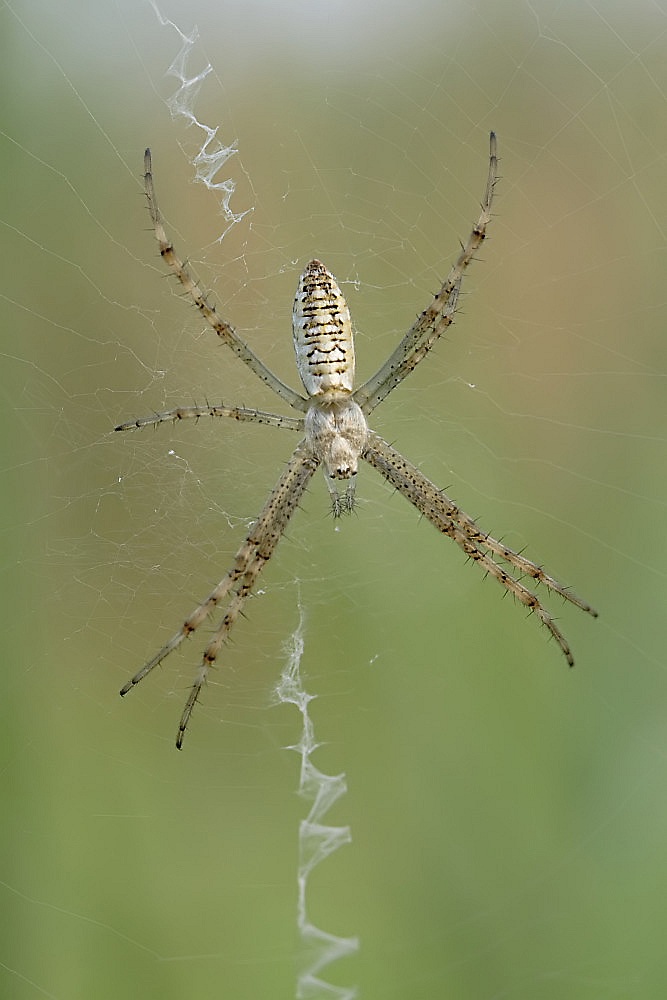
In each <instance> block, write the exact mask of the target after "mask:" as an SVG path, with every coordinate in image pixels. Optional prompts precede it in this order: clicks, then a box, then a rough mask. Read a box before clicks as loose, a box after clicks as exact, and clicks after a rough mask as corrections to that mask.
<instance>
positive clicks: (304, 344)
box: [292, 260, 354, 396]
mask: <svg viewBox="0 0 667 1000" xmlns="http://www.w3.org/2000/svg"><path fill="white" fill-rule="evenodd" d="M292 330H293V334H294V350H295V352H296V364H297V368H298V369H299V375H300V376H301V381H302V382H303V384H304V388H305V389H306V392H307V393H308V395H309V396H321V395H326V394H329V393H331V392H332V390H333V392H334V393H335V392H342V393H350V392H352V389H353V387H354V341H353V338H352V322H351V320H350V310H349V309H348V307H347V302H346V301H345V297H344V296H343V293H342V292H341V290H340V288H339V287H338V282H337V281H336V279H335V278H334V276H333V274H331V272H330V271H327V269H326V267H325V266H324V264H322V263H320V261H319V260H311V262H310V264H308V266H307V267H306V269H305V271H304V272H303V274H302V275H301V277H300V278H299V284H298V287H297V290H296V295H295V297H294V310H293V313H292Z"/></svg>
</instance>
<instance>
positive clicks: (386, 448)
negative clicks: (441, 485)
mask: <svg viewBox="0 0 667 1000" xmlns="http://www.w3.org/2000/svg"><path fill="white" fill-rule="evenodd" d="M362 458H364V459H365V460H366V461H367V462H368V463H369V465H371V466H372V467H373V468H374V469H377V471H378V472H379V473H380V474H381V475H382V476H384V478H385V479H386V480H387V482H389V483H391V485H392V486H394V487H395V488H396V489H397V490H398V491H399V492H400V493H402V494H403V496H405V497H406V498H407V499H408V500H409V501H410V503H411V504H413V505H414V506H415V507H416V508H417V510H418V511H419V512H420V513H421V514H423V515H424V517H426V518H427V519H428V520H429V521H430V522H431V524H433V525H434V526H435V527H436V528H437V529H438V531H440V532H442V534H444V535H448V536H449V537H450V538H452V539H453V540H454V541H455V542H456V544H457V545H458V546H459V547H460V548H461V549H463V551H464V552H465V554H466V555H467V556H468V557H469V558H470V559H473V560H474V561H475V562H477V563H479V564H480V565H481V566H482V567H483V568H484V569H485V570H486V571H487V572H488V573H489V574H490V575H491V576H493V577H494V578H495V579H496V580H498V582H499V583H500V584H502V586H503V587H505V589H506V590H508V591H509V592H510V593H511V594H513V595H514V597H516V598H517V600H519V601H520V602H521V603H522V604H523V605H525V607H527V608H528V609H529V610H530V611H534V612H535V614H536V615H537V616H538V618H539V619H540V621H541V622H542V623H543V624H544V625H545V626H546V627H547V629H548V630H549V632H550V633H551V635H552V636H553V637H554V639H555V640H556V642H557V643H558V645H559V647H560V649H561V652H562V653H563V655H564V656H565V659H566V660H567V662H568V663H569V665H570V666H573V665H574V658H573V656H572V652H571V650H570V647H569V645H568V643H567V640H566V639H565V636H564V635H563V634H562V632H561V631H560V629H559V628H558V626H557V625H556V623H555V621H554V619H553V617H552V616H551V615H550V614H549V612H548V611H547V610H546V609H545V608H544V607H543V605H542V603H541V602H540V599H539V598H538V597H537V595H536V594H534V593H533V592H532V591H531V590H529V589H528V588H527V587H526V586H525V585H524V584H523V583H522V582H521V581H520V580H518V579H516V577H514V576H513V575H512V574H511V573H510V572H509V571H508V570H506V569H505V568H504V567H503V566H501V565H500V564H499V563H498V562H496V560H495V559H494V558H493V555H497V556H500V557H501V558H502V559H504V560H505V561H507V562H509V563H510V565H511V566H513V567H514V569H516V570H518V571H519V572H520V573H526V574H528V575H530V576H531V577H532V578H533V579H535V580H537V581H538V582H540V583H543V584H544V585H545V586H546V587H548V588H549V589H550V590H554V591H556V592H557V593H559V594H561V595H562V596H563V597H564V598H566V599H567V600H568V601H570V602H571V603H572V604H575V605H576V606H577V607H579V608H581V609H582V610H584V611H587V612H588V613H589V614H591V615H593V616H596V615H597V612H596V611H595V610H594V609H593V608H591V606H590V605H589V604H586V602H585V601H582V600H581V599H580V598H578V597H576V595H574V594H573V593H572V592H571V591H570V590H568V589H567V588H566V587H563V586H562V584H560V583H558V581H556V580H554V579H553V577H551V576H548V574H546V573H545V572H544V571H543V570H542V569H541V567H539V566H537V565H536V564H535V563H531V562H530V560H528V559H526V558H525V557H524V556H521V555H519V554H518V553H516V552H514V551H513V550H512V549H510V548H508V547H507V546H506V545H503V544H502V543H501V542H498V541H497V540H496V539H494V538H492V537H491V536H490V535H487V534H485V533H484V532H483V531H481V530H480V529H479V527H478V526H477V525H476V524H475V522H474V521H473V520H472V518H470V517H469V516H468V515H467V514H465V513H464V512H463V511H461V510H460V508H458V507H457V506H456V504H454V503H453V502H452V501H451V500H450V499H449V497H448V496H447V495H446V494H445V493H443V492H442V491H441V490H439V489H438V488H437V487H436V486H435V485H434V484H433V483H432V482H431V481H430V480H429V479H427V478H426V476H424V475H423V473H421V472H420V471H419V469H418V468H417V467H416V466H414V465H412V463H410V462H408V461H407V459H405V458H403V456H402V455H400V454H399V453H398V452H397V451H396V450H395V449H394V448H392V447H391V445H389V444H388V443H387V442H386V441H384V440H383V439H382V438H381V437H379V435H377V434H375V433H374V432H372V431H370V432H369V435H368V439H367V443H366V447H365V449H364V451H363V453H362ZM491 553H493V555H491Z"/></svg>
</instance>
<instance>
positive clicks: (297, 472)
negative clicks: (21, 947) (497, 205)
mask: <svg viewBox="0 0 667 1000" xmlns="http://www.w3.org/2000/svg"><path fill="white" fill-rule="evenodd" d="M497 170H498V157H497V150H496V137H495V134H494V133H493V132H492V133H491V135H490V151H489V173H488V178H487V181H486V188H485V191H484V197H483V199H482V204H481V213H480V216H479V219H478V220H477V223H476V224H475V225H474V227H473V229H472V231H471V233H470V236H469V237H468V240H467V242H466V243H465V245H463V246H462V248H461V252H460V253H459V256H458V258H457V260H456V262H455V263H454V265H453V266H452V268H451V270H450V272H449V274H448V275H447V278H446V279H445V281H444V282H443V284H442V287H441V288H440V291H439V292H438V293H437V294H436V295H435V297H434V299H433V301H432V302H431V304H430V305H429V306H428V308H427V309H425V310H424V312H422V313H421V314H420V315H419V316H418V317H417V319H416V320H415V322H414V323H413V325H412V326H411V327H410V329H409V330H408V331H407V333H406V334H405V336H404V337H403V339H402V340H401V341H400V343H399V344H398V346H397V347H396V349H395V350H394V351H393V353H392V354H391V355H390V357H389V358H388V359H387V361H386V362H385V363H384V364H383V365H382V367H381V368H380V369H379V370H378V371H377V372H376V373H375V375H373V376H372V377H371V378H370V379H368V381H367V382H364V383H363V385H361V386H359V387H358V388H356V389H355V387H354V365H355V360H354V341H353V335H352V324H351V320H350V313H349V310H348V307H347V303H346V302H345V299H344V297H343V294H342V292H341V290H340V288H339V287H338V284H337V282H336V279H335V278H334V276H333V275H332V274H331V273H330V272H329V271H328V270H327V269H326V267H325V266H324V264H322V263H320V261H319V260H311V262H310V263H309V264H308V265H307V267H306V269H305V270H304V272H303V274H302V275H301V277H300V278H299V284H298V287H297V291H296V297H295V299H294V310H293V335H294V348H295V352H296V363H297V368H298V371H299V375H300V377H301V381H302V383H303V386H304V388H305V390H306V393H307V396H305V397H304V396H302V395H300V394H299V393H298V392H295V391H294V390H293V389H291V388H290V387H289V386H288V385H286V384H285V383H284V382H282V381H281V380H280V379H279V378H278V377H277V376H276V375H274V374H273V372H271V371H270V370H269V369H268V368H267V367H266V365H265V364H264V363H263V362H262V361H260V359H259V358H258V357H257V356H256V355H255V354H254V353H253V351H252V350H251V349H250V348H249V347H248V346H247V344H245V343H244V342H243V340H241V338H240V337H239V336H238V334H237V333H236V332H235V330H234V329H233V328H232V327H231V326H230V324H229V323H228V322H227V321H226V320H224V319H222V317H220V316H218V314H217V312H216V309H215V306H214V305H211V304H210V302H209V299H208V297H207V296H206V295H205V294H204V293H203V292H202V290H201V289H200V287H199V285H198V283H197V282H196V281H195V280H194V278H193V277H192V276H191V274H190V271H189V270H188V268H187V267H186V265H185V264H184V263H183V261H181V260H180V258H179V257H178V256H177V254H176V251H175V250H174V247H173V246H172V244H171V242H170V241H169V239H168V238H167V234H166V232H165V229H164V226H163V224H162V218H161V215H160V210H159V208H158V204H157V200H156V196H155V187H154V184H153V174H152V167H151V153H150V150H149V149H147V150H146V153H145V155H144V182H145V190H146V199H147V201H148V209H149V212H150V216H151V220H152V223H153V228H154V230H155V236H156V238H157V241H158V244H159V247H160V254H161V256H162V258H163V260H164V262H165V263H166V264H167V266H168V267H169V268H170V269H171V271H172V273H173V274H174V275H175V276H176V278H177V279H178V281H179V282H180V284H181V285H182V286H183V289H184V290H185V292H186V293H187V295H188V296H189V297H190V298H191V299H192V301H193V302H194V304H195V306H196V307H197V309H198V310H199V312H200V314H201V315H202V316H203V317H204V319H205V320H206V322H207V323H208V324H209V325H210V326H211V327H212V329H213V330H214V331H215V332H216V333H217V335H218V336H219V337H220V339H221V340H222V341H223V342H224V343H225V344H227V346H228V347H229V348H231V350H232V351H233V353H234V354H236V356H237V357H238V358H240V359H241V361H243V362H244V364H246V365H247V366H248V368H249V369H250V370H251V371H252V372H253V373H254V374H255V375H256V376H257V377H258V378H259V379H261V381H262V382H264V383H265V384H266V385H267V386H268V387H269V388H270V389H272V390H273V391H274V393H275V394H276V395H277V396H280V398H281V399H282V400H283V401H284V402H285V403H288V404H289V405H290V406H291V407H292V408H293V409H294V410H297V411H298V412H299V413H300V414H301V415H300V416H298V417H294V416H281V415H279V414H276V413H267V412H265V411H263V410H255V409H248V408H246V407H239V406H224V405H222V404H220V405H219V406H218V405H214V406H210V405H206V406H180V407H177V408H176V409H173V410H168V411H166V412H164V413H156V414H155V415H153V416H150V417H141V418H139V419H137V420H128V421H127V422H126V423H122V424H120V425H119V426H118V427H116V428H115V429H116V430H117V431H125V430H129V429H131V428H136V427H147V426H151V425H153V426H156V425H158V424H162V423H165V422H167V421H177V420H185V419H192V418H194V419H197V418H199V417H203V416H211V417H230V418H232V419H233V420H239V421H243V422H247V423H256V424H268V425H269V426H271V427H281V428H284V429H287V430H290V431H296V432H297V433H300V434H302V435H303V436H302V437H301V440H300V441H299V443H298V444H297V446H296V448H295V449H294V451H293V453H292V456H291V458H290V459H289V461H288V462H287V464H286V466H285V469H284V471H283V473H282V475H281V476H280V478H279V480H278V482H277V483H276V485H275V487H274V488H273V490H272V491H271V493H270V495H269V498H268V500H267V501H266V504H265V505H264V507H263V509H262V511H261V513H260V515H259V517H258V518H257V520H256V521H255V522H254V524H253V527H252V529H251V531H250V532H249V534H248V536H247V537H246V539H245V540H244V542H243V543H242V545H241V547H240V548H239V550H238V552H237V553H236V556H235V557H234V562H233V563H232V565H231V567H230V568H229V570H228V571H227V573H226V575H225V576H224V577H223V579H222V580H221V581H220V583H218V585H217V586H216V587H215V588H214V589H213V590H212V591H211V593H210V594H209V595H208V597H207V598H206V599H205V600H204V601H203V602H202V603H201V604H200V605H199V606H198V607H196V608H195V609H194V611H193V612H192V613H191V614H190V615H189V616H188V617H187V618H186V619H185V621H184V622H183V624H182V625H181V627H180V628H179V629H178V631H177V632H176V634H175V635H173V636H172V637H171V639H169V640H168V641H167V642H166V643H165V644H164V646H162V648H161V649H159V650H158V652H157V653H156V654H155V655H154V656H153V657H151V659H150V660H148V662H147V663H145V664H144V666H143V667H142V668H141V670H139V671H138V673H136V674H135V675H134V677H132V679H131V680H129V681H128V682H127V684H125V686H124V687H123V688H122V689H121V692H120V693H121V695H126V694H127V693H128V691H130V690H131V689H132V688H133V687H135V685H137V684H138V683H139V682H140V681H142V680H143V679H144V677H146V676H147V675H148V674H150V673H151V671H152V670H153V669H154V668H155V667H157V666H158V665H159V664H160V663H162V661H163V660H164V659H165V658H166V657H167V656H168V655H169V654H170V653H173V651H174V650H175V649H177V648H178V647H179V646H180V645H181V643H182V642H183V640H184V639H186V638H187V637H188V636H190V635H191V634H192V633H193V632H194V631H195V629H197V628H199V626H200V625H201V624H202V623H203V622H204V621H206V619H207V618H208V617H209V615H210V614H211V613H212V612H213V610H214V609H215V608H216V607H217V606H218V605H220V604H221V603H222V602H223V601H224V602H226V610H225V614H224V617H223V619H222V621H221V622H220V624H219V626H218V628H217V629H216V631H215V633H214V634H213V637H212V638H211V640H210V641H209V643H208V645H207V646H206V649H205V650H204V654H203V658H202V661H201V665H200V667H199V669H198V671H197V674H196V676H195V679H194V682H193V684H192V686H191V688H190V691H189V694H188V697H187V700H186V703H185V707H184V709H183V712H182V715H181V719H180V722H179V726H178V733H177V737H176V746H177V748H178V749H179V750H180V749H181V748H182V746H183V739H184V737H185V732H186V729H187V727H188V723H189V721H190V716H191V715H192V711H193V709H194V707H195V705H196V703H197V701H198V699H199V696H200V693H201V689H202V687H203V685H204V684H205V682H206V679H207V676H208V673H209V671H210V669H211V667H213V665H214V664H215V662H216V660H217V658H218V655H219V653H220V649H221V647H222V646H223V644H224V643H225V642H226V640H227V639H228V637H229V635H230V633H231V631H232V628H233V627H234V624H235V623H236V620H237V618H238V617H239V615H240V614H242V612H243V609H244V607H245V604H246V601H247V600H248V598H249V597H250V594H251V592H252V590H253V588H254V586H255V584H256V583H257V578H258V576H259V574H260V573H261V571H262V569H263V568H264V566H265V565H266V564H267V562H268V561H269V559H270V558H271V556H272V555H273V553H274V551H275V549H276V546H277V544H278V542H279V541H280V538H281V536H282V535H283V533H284V531H285V529H286V527H287V524H288V522H289V520H290V518H291V517H292V515H293V514H294V512H295V510H296V509H297V507H298V506H299V502H300V500H301V497H302V496H303V494H304V491H305V489H306V487H307V486H308V483H309V482H310V480H311V478H312V476H313V475H314V473H315V472H316V470H317V469H318V467H319V466H322V467H323V470H324V476H325V479H326V482H327V486H328V488H329V494H330V497H331V504H332V511H333V514H334V516H335V517H339V516H340V515H342V514H347V513H349V512H351V511H352V509H353V506H354V496H355V477H356V475H357V470H358V466H359V459H363V460H364V461H365V462H367V463H368V464H369V465H371V466H372V467H373V468H374V469H376V470H377V471H378V472H379V473H380V474H381V475H382V476H384V478H385V479H386V480H387V482H388V483H389V484H390V485H391V486H393V487H394V488H395V489H396V490H398V492H399V493H402V494H403V496H404V497H406V498H407V499H408V500H409V501H410V503H412V504H413V505H414V506H415V507H416V508H417V510H418V511H419V512H420V514H422V515H423V516H424V517H425V518H427V519H428V520H429V521H430V522H431V524H433V525H434V526H435V527H436V528H437V530H438V531H440V532H441V533H442V534H443V535H447V536H448V537H449V538H451V539H453V541H454V542H456V544H457V545H458V546H459V547H460V548H461V549H463V551H464V552H465V554H466V556H468V558H469V559H472V560H473V561H474V562H476V563H479V565H480V566H481V567H482V569H483V570H484V571H485V572H486V573H487V574H489V575H490V576H492V577H495V579H496V580H497V581H498V582H499V583H500V584H501V585H502V586H503V587H504V588H505V590H506V591H507V592H509V593H510V594H512V595H513V596H514V597H515V598H516V599H517V600H518V601H519V602H520V603H521V604H523V605H524V606H525V607H526V608H528V609H529V611H530V612H533V613H534V614H535V615H536V616H537V618H538V619H539V620H540V621H541V622H542V624H543V625H545V626H546V628H547V630H548V631H549V632H550V634H551V636H552V637H553V638H554V639H555V640H556V643H557V644H558V646H559V647H560V650H561V652H562V653H563V656H564V657H565V659H566V660H567V662H568V664H569V665H570V666H573V665H574V659H573V656H572V653H571V651H570V647H569V645H568V643H567V640H566V639H565V636H564V635H563V633H562V632H561V631H560V629H559V628H558V626H557V625H556V622H555V621H554V619H553V618H552V616H551V615H550V614H549V612H548V611H547V610H546V608H545V607H544V606H543V604H542V602H541V600H540V598H539V597H538V596H537V595H536V594H535V593H533V591H532V590H531V589H529V587H527V586H526V585H525V584H524V583H523V582H522V580H523V578H525V577H528V578H530V579H531V580H534V581H535V582H536V583H541V584H543V585H544V586H545V587H546V588H547V589H548V590H550V591H554V592H555V593H557V594H560V595H561V596H562V597H563V598H565V599H566V600H567V601H570V603H571V604H574V605H576V606H577V607H578V608H581V609H582V611H586V612H587V613H588V614H590V615H593V616H594V617H597V612H596V611H595V610H594V609H593V608H592V607H591V606H590V604H587V603H586V601H583V600H581V598H579V597H577V596H576V595H575V594H574V593H573V592H572V591H571V590H569V589H568V588H567V587H564V586H563V585H562V584H560V583H558V581H557V580H555V579H554V578H553V577H552V576H550V575H549V574H548V573H546V572H545V570H544V569H542V567H541V566H539V565H537V564H536V563H534V562H531V561H530V560H529V559H527V558H526V557H525V556H523V555H522V554H521V553H519V552H514V551H513V550H512V549H510V548H508V547H507V546H506V545H504V544H503V543H502V542H501V541H498V540H497V539H495V538H493V537H492V536H491V535H489V534H487V533H486V532H485V531H482V529H481V528H479V527H478V526H477V524H476V523H475V521H473V519H472V518H471V517H469V516H468V514H466V513H464V511H462V510H461V509H460V508H459V507H458V506H457V505H456V504H455V503H454V502H453V501H452V500H451V499H450V498H449V497H448V496H447V494H446V493H445V492H444V491H443V490H440V489H438V487H437V486H435V485H434V484H433V483H432V482H431V481H430V480H429V479H427V478H426V476H424V475H423V473H422V472H420V470H419V469H418V468H417V467H416V466H415V465H412V463H411V462H409V461H408V460H407V459H406V458H403V456H402V455H401V454H399V452H398V451H396V450H395V449H394V448H393V447H392V446H391V445H390V444H389V443H388V442H387V441H384V440H383V439H382V438H381V437H380V436H379V435H378V434H376V433H375V432H374V431H372V430H371V429H370V428H369V426H368V424H367V422H366V418H367V416H368V415H369V414H370V413H371V412H372V411H373V410H374V409H375V407H376V406H377V405H378V404H379V403H381V402H382V401H383V399H385V398H386V397H387V396H388V395H389V393H390V392H392V390H393V389H395V388H396V387H397V386H398V385H400V383H401V382H402V381H403V379H404V378H405V377H406V376H407V375H409V374H410V372H412V371H413V370H414V369H415V368H416V367H417V365H418V364H419V362H420V361H422V360H423V359H424V358H425V357H426V355H427V354H428V352H429V351H430V350H431V348H432V347H433V346H434V344H435V343H436V341H437V340H438V338H439V337H440V336H441V335H442V334H443V333H444V332H445V330H446V329H447V328H448V327H449V325H450V324H451V323H452V321H453V319H454V315H455V312H456V304H457V300H458V296H459V291H460V288H461V281H462V279H463V275H464V273H465V271H466V268H467V267H468V265H469V264H470V262H471V260H472V259H473V257H474V256H475V254H476V253H477V251H478V250H479V247H480V246H481V244H482V242H483V240H484V238H485V236H486V227H487V225H488V223H489V221H490V218H491V203H492V200H493V192H494V187H495V184H496V178H497Z"/></svg>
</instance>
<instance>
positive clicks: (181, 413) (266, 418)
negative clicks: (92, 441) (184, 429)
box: [114, 403, 303, 431]
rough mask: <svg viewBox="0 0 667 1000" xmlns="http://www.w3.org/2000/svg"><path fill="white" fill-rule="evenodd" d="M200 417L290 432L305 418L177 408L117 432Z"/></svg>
mask: <svg viewBox="0 0 667 1000" xmlns="http://www.w3.org/2000/svg"><path fill="white" fill-rule="evenodd" d="M200 417H231V418H232V419H233V420H238V421H239V422H241V423H251V424H267V425H269V426H271V427H285V428H287V430H290V431H302V430H303V417H283V416H281V415H280V414H279V413H266V412H265V411H264V410H255V409H247V408H246V407H245V406H223V405H222V403H220V405H213V406H211V405H209V404H208V403H207V404H206V406H177V407H176V408H175V409H173V410H165V411H164V412H162V413H154V414H153V415H152V416H150V417H137V418H136V419H135V420H126V421H125V422H124V423H122V424H118V427H114V430H115V431H129V430H133V429H134V428H135V427H151V426H152V427H156V426H157V425H158V424H164V423H168V422H169V421H173V422H174V423H176V421H177V420H188V419H195V420H199V418H200Z"/></svg>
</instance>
